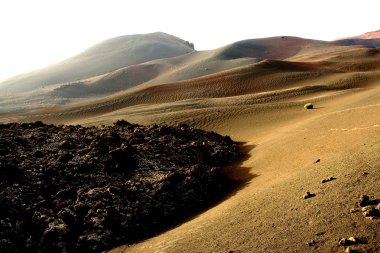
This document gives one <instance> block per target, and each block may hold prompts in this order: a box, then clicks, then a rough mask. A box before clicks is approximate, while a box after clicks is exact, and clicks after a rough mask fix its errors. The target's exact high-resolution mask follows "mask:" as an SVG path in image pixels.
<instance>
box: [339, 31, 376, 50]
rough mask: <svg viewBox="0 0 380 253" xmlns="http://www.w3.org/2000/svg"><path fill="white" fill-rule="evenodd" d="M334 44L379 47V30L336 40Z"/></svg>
mask: <svg viewBox="0 0 380 253" xmlns="http://www.w3.org/2000/svg"><path fill="white" fill-rule="evenodd" d="M336 42H337V43H338V44H340V45H344V46H355V45H358V46H365V47H380V30H379V31H374V32H368V33H364V34H362V35H359V36H355V37H349V38H343V39H338V40H337V41H336Z"/></svg>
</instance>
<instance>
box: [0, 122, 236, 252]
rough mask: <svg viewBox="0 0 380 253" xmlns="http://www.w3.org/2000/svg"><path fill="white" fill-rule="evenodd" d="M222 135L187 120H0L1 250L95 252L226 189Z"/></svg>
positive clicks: (169, 221) (166, 222) (227, 150)
mask: <svg viewBox="0 0 380 253" xmlns="http://www.w3.org/2000/svg"><path fill="white" fill-rule="evenodd" d="M237 155H238V150H237V147H236V145H235V144H234V143H233V142H232V141H231V139H230V138H229V137H222V136H220V135H218V134H216V133H213V132H205V131H202V130H197V129H193V128H189V127H188V126H187V125H180V126H178V127H168V126H157V125H154V126H150V127H143V126H138V125H132V124H129V123H128V122H126V121H118V122H116V123H115V124H114V125H113V126H105V127H102V128H96V127H81V126H55V125H45V124H43V123H41V122H35V123H30V124H29V123H23V124H17V123H13V124H7V125H0V206H1V209H0V252H99V251H101V250H104V249H107V248H110V247H113V246H116V245H118V244H121V243H130V242H134V241H137V240H140V239H143V238H145V237H147V236H149V235H152V234H154V233H156V232H158V231H159V230H162V229H164V228H166V227H168V226H170V225H173V224H175V223H177V222H178V221H179V220H180V219H183V218H185V217H186V216H188V215H189V214H191V213H193V212H194V211H198V210H200V209H201V208H204V207H205V206H206V205H208V204H210V201H213V200H215V197H217V196H220V195H221V194H223V192H225V191H226V190H227V189H228V187H229V185H230V182H229V181H228V179H227V178H226V177H225V175H224V174H223V173H222V169H221V167H222V166H224V165H226V164H227V163H229V162H230V161H232V160H233V159H234V158H235V157H236V156H237Z"/></svg>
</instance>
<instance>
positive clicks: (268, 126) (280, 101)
mask: <svg viewBox="0 0 380 253" xmlns="http://www.w3.org/2000/svg"><path fill="white" fill-rule="evenodd" d="M304 52H306V51H304ZM311 52H312V53H311ZM291 57H292V58H290V60H265V61H261V62H259V63H253V64H248V65H245V66H242V67H238V68H234V69H230V70H226V71H222V72H218V73H214V74H211V75H206V76H202V77H198V78H194V79H190V80H184V81H178V82H172V83H163V84H162V83H161V84H146V85H141V86H137V87H135V88H133V89H130V90H128V91H125V92H122V93H119V94H116V95H113V96H110V97H107V98H103V99H101V100H96V101H86V102H81V104H73V105H70V107H68V106H65V107H63V108H57V109H54V108H51V110H50V111H46V110H45V111H40V112H37V113H31V114H19V115H4V116H0V120H2V121H14V120H16V121H30V120H37V119H38V120H43V121H45V122H52V123H69V124H84V125H101V124H111V123H112V122H113V121H115V120H117V119H121V118H123V119H126V120H128V121H131V122H134V123H142V124H153V123H167V124H177V123H180V122H184V123H188V124H189V125H190V126H193V127H198V128H202V129H205V130H213V131H216V132H218V133H220V134H227V135H230V136H231V137H232V138H233V139H234V140H236V141H239V142H241V143H243V144H242V145H243V146H242V150H244V151H245V152H246V157H245V158H244V159H243V160H242V161H238V162H237V163H236V164H235V165H232V166H230V167H229V168H226V173H228V175H230V176H231V178H233V179H235V180H236V181H238V182H240V187H238V188H237V189H236V191H235V192H232V193H231V194H230V196H226V199H225V200H224V201H222V202H220V203H219V204H218V205H216V206H214V207H212V208H211V209H209V210H207V211H205V212H203V213H201V214H198V215H197V216H195V217H192V218H191V219H189V220H188V221H187V222H185V223H183V224H181V225H178V226H177V227H175V228H173V229H171V230H168V231H166V232H164V233H162V234H160V235H157V236H156V237H153V238H150V239H147V240H146V241H143V242H141V243H137V244H135V245H126V246H121V247H119V248H116V249H114V250H113V251H112V252H173V253H174V252H343V251H344V249H343V248H342V247H340V246H339V245H338V240H339V239H340V238H349V237H351V236H353V237H355V238H358V239H360V242H362V243H361V244H359V245H354V246H352V248H353V249H355V248H358V249H359V250H360V252H379V251H380V238H379V233H378V231H379V228H380V223H379V220H376V219H373V220H371V219H368V218H365V217H364V216H363V215H362V211H361V210H360V208H359V207H358V206H357V203H358V201H359V197H360V195H362V194H367V195H369V196H370V198H371V199H372V200H379V199H380V159H379V152H380V117H379V116H378V115H379V113H380V66H379V62H380V55H379V52H378V51H377V50H373V49H363V48H341V47H338V48H336V51H334V50H330V48H327V49H326V50H325V49H323V50H313V51H310V53H309V54H307V53H302V54H297V55H292V56H291ZM307 102H312V103H313V104H314V106H315V109H313V110H305V109H303V105H304V104H305V103H307ZM317 161H318V162H317ZM330 177H333V178H335V179H334V180H332V181H330V182H327V183H322V182H321V181H322V180H323V179H326V178H330ZM306 192H311V193H312V194H315V196H314V197H312V198H309V199H304V198H303V196H304V194H306ZM351 209H353V210H352V211H351Z"/></svg>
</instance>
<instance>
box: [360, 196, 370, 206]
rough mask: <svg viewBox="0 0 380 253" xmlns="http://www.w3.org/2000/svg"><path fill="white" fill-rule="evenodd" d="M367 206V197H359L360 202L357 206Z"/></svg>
mask: <svg viewBox="0 0 380 253" xmlns="http://www.w3.org/2000/svg"><path fill="white" fill-rule="evenodd" d="M368 205H369V196H368V195H361V196H360V201H359V206H361V207H365V206H368Z"/></svg>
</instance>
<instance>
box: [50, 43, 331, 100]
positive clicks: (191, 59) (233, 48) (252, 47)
mask: <svg viewBox="0 0 380 253" xmlns="http://www.w3.org/2000/svg"><path fill="white" fill-rule="evenodd" d="M336 47H337V46H336V45H335V44H333V43H330V42H324V41H317V40H309V39H303V38H297V37H285V36H282V37H271V38H263V39H251V40H243V41H238V42H235V43H232V44H230V45H227V46H224V47H221V48H218V49H214V50H209V51H201V52H197V51H194V52H192V53H189V54H185V55H181V56H177V57H172V58H166V59H158V60H153V61H150V62H146V63H142V64H136V65H133V66H129V67H125V68H121V69H118V70H115V71H112V72H110V73H108V74H105V75H102V76H98V77H94V78H91V79H88V80H82V81H79V82H75V83H71V84H66V85H62V86H60V87H58V88H56V89H54V90H53V91H52V92H51V93H50V94H51V95H52V96H53V97H60V98H62V97H64V98H75V97H89V96H93V95H106V94H110V93H114V92H118V91H121V90H125V89H128V88H131V87H134V86H136V85H138V84H141V83H168V82H175V81H182V80H187V79H192V78H197V77H200V76H205V75H209V74H213V73H217V72H219V71H224V70H228V69H231V68H236V67H239V66H244V65H247V64H252V63H256V62H259V61H261V60H263V59H272V60H283V59H286V58H289V57H294V56H297V55H302V54H307V53H310V52H311V51H313V52H318V51H321V50H327V49H334V48H336Z"/></svg>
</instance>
